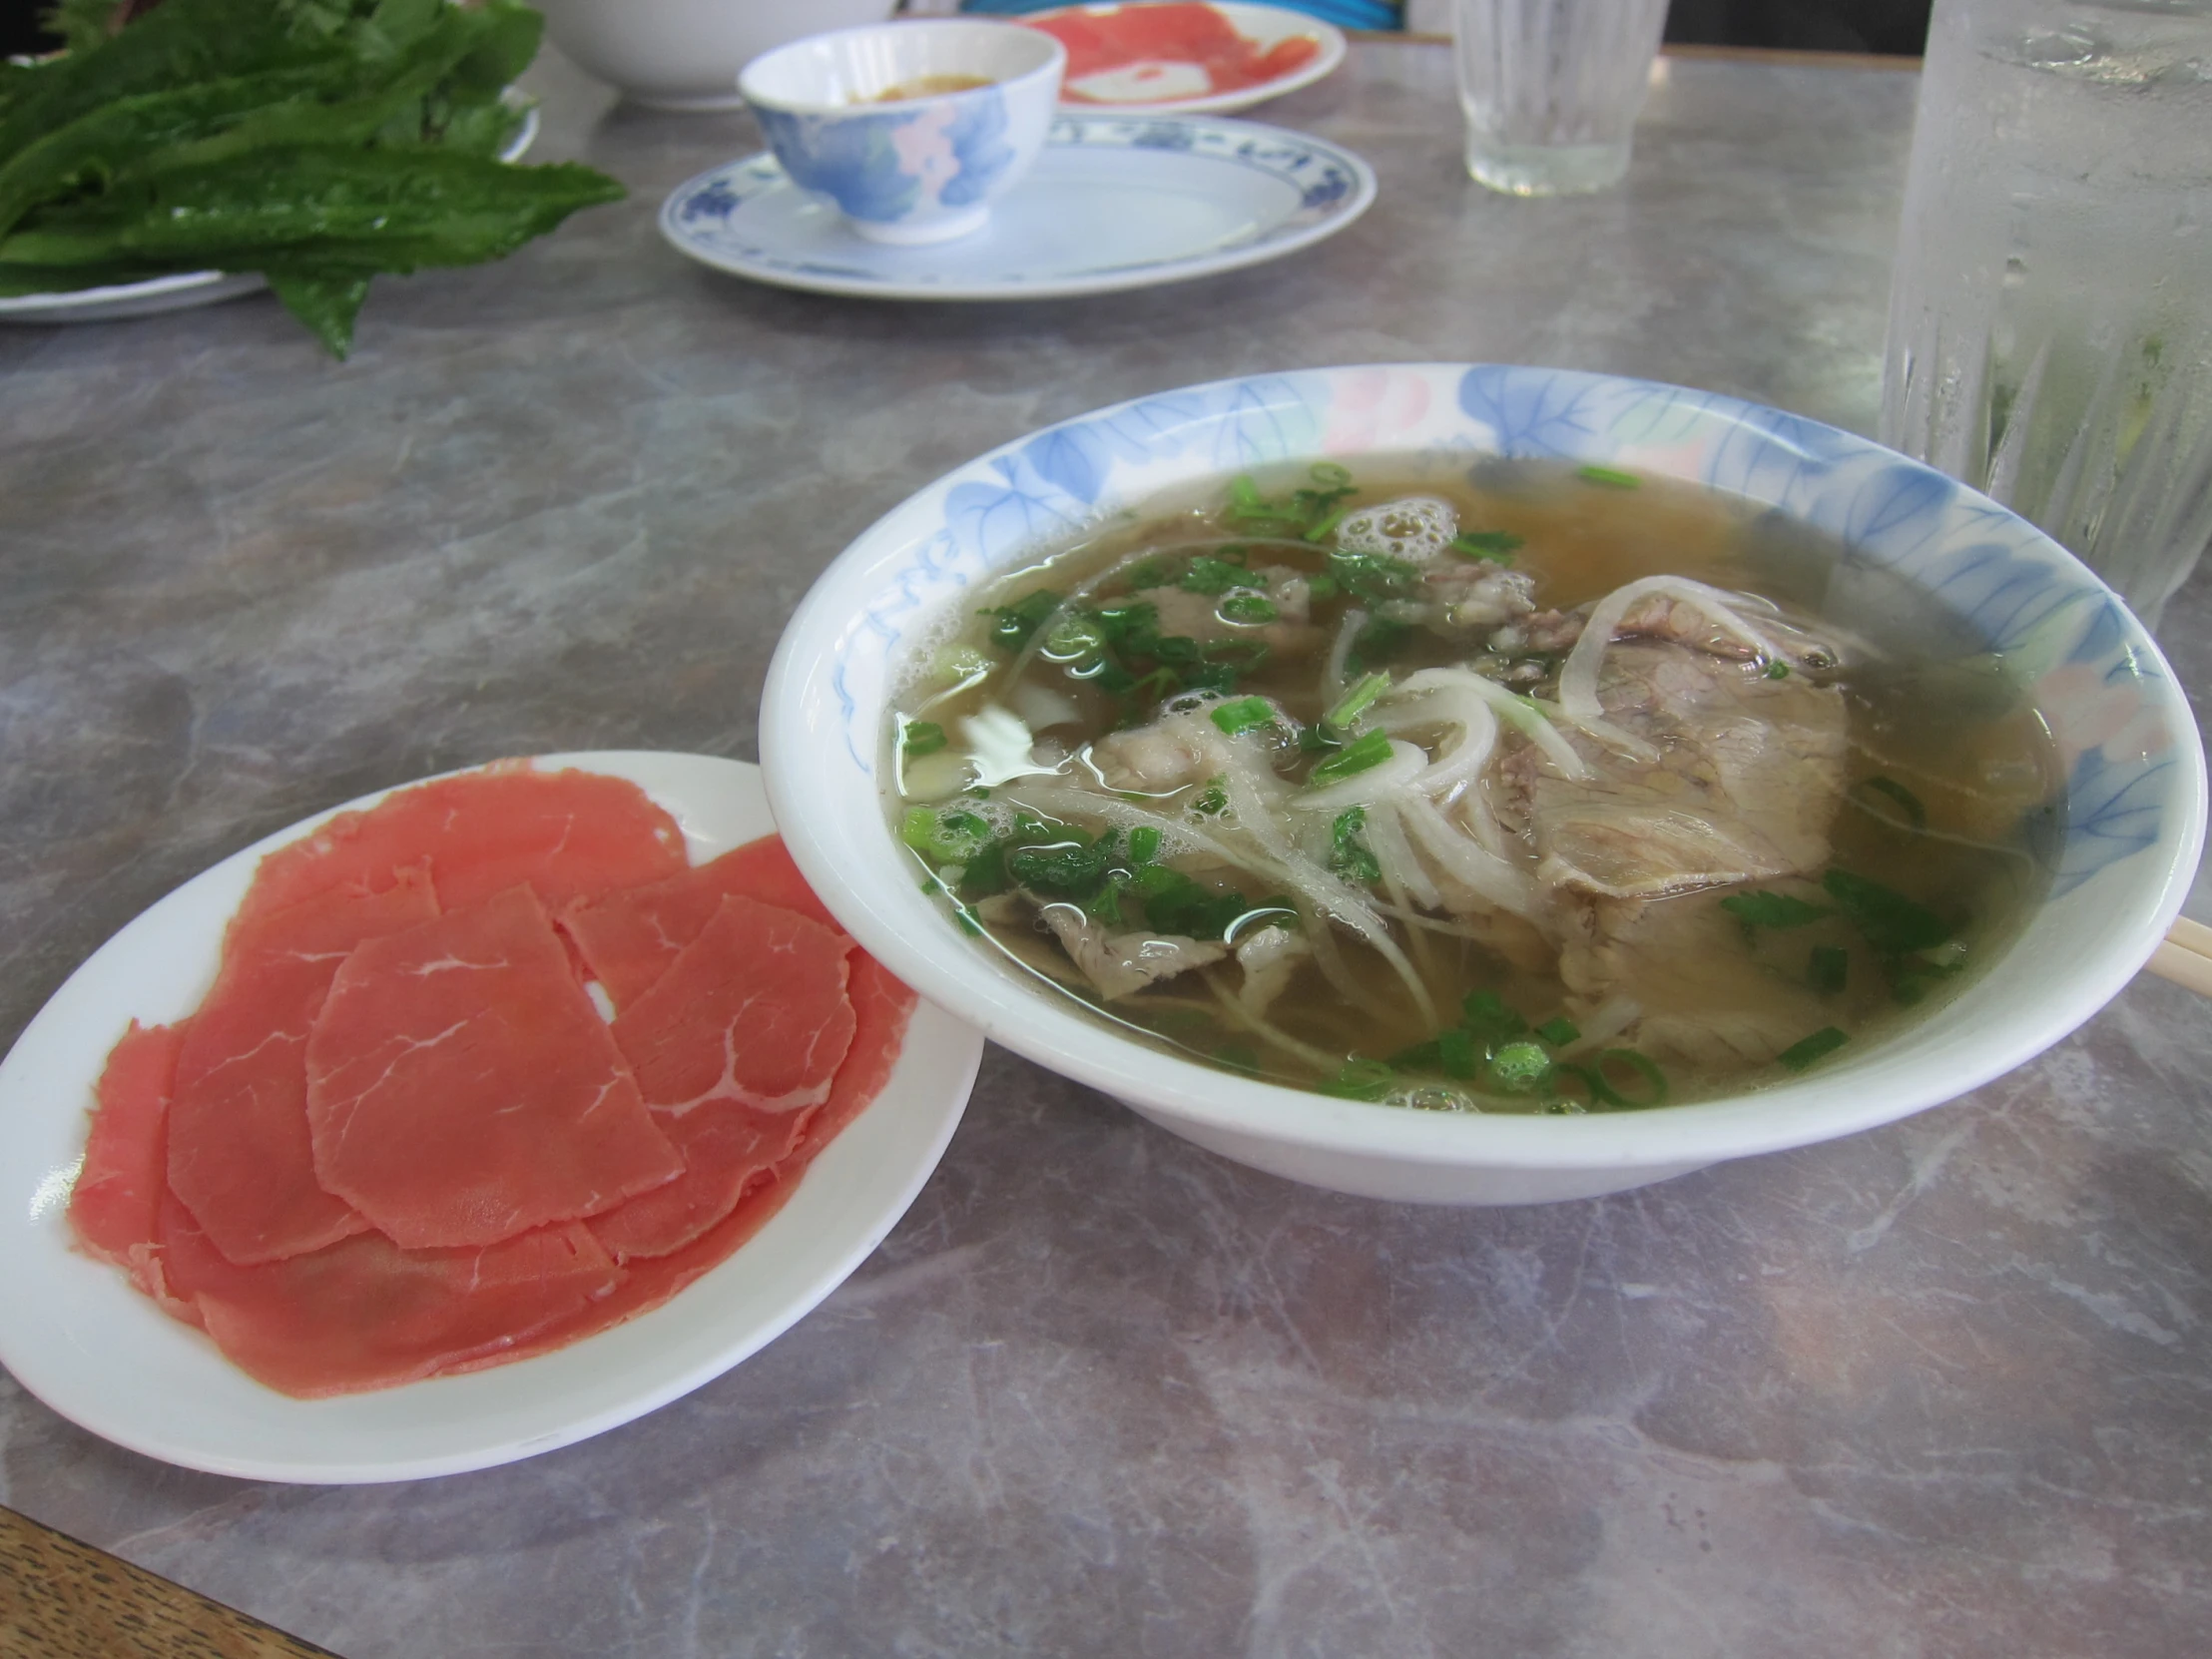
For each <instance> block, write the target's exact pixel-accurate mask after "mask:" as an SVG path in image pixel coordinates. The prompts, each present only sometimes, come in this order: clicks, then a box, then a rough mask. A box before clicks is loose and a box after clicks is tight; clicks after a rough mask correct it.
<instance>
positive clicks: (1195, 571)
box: [1176, 554, 1249, 594]
mask: <svg viewBox="0 0 2212 1659" xmlns="http://www.w3.org/2000/svg"><path fill="white" fill-rule="evenodd" d="M1247 580H1249V573H1248V572H1247V571H1246V570H1245V569H1244V567H1243V566H1242V565H1233V564H1230V563H1228V562H1227V561H1226V560H1223V559H1209V558H1207V557H1206V556H1205V555H1204V554H1201V555H1200V556H1199V557H1197V558H1195V559H1193V560H1192V561H1191V568H1190V569H1189V570H1187V571H1185V572H1184V573H1183V580H1182V581H1181V582H1179V583H1178V584H1176V585H1177V586H1178V587H1180V588H1182V589H1183V590H1184V591H1185V592H1186V593H1205V594H1215V593H1227V592H1228V591H1229V590H1230V589H1231V588H1233V587H1236V586H1237V585H1238V584H1239V583H1240V582H1244V581H1247Z"/></svg>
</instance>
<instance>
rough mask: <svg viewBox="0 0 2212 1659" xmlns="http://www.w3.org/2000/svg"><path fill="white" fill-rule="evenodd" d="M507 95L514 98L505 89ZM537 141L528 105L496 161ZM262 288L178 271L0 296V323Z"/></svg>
mask: <svg viewBox="0 0 2212 1659" xmlns="http://www.w3.org/2000/svg"><path fill="white" fill-rule="evenodd" d="M508 92H509V94H510V95H515V93H514V89H513V88H511V87H510V88H509V89H508ZM517 96H518V95H517ZM537 137H538V107H537V105H536V104H534V103H532V104H528V105H525V106H524V108H523V112H522V125H521V126H520V127H519V128H517V129H516V130H515V136H514V137H513V138H511V139H509V140H508V141H507V147H506V148H505V149H504V150H502V151H500V152H499V159H500V160H501V161H503V162H515V161H520V160H521V159H522V157H523V156H524V154H525V153H527V152H528V150H529V148H530V146H531V145H532V144H534V143H536V142H537ZM267 286H269V283H268V282H267V281H266V280H265V279H264V278H263V277H262V275H261V273H260V272H257V271H239V272H231V271H179V272H173V273H171V274H170V275H169V276H167V277H146V278H145V279H144V280H142V281H137V282H114V283H110V284H108V285H107V286H104V287H96V288H67V289H64V290H63V291H61V292H59V293H17V294H5V295H0V322H117V321H121V320H123V319H124V318H126V317H134V316H153V315H157V314H159V313H161V312H163V311H182V310H189V309H191V308H193V307H196V306H200V305H213V304H215V303H216V302H217V301H219V300H224V299H237V298H241V297H243V296H244V295H246V294H249V293H259V292H261V291H262V289H263V288H265V287H267Z"/></svg>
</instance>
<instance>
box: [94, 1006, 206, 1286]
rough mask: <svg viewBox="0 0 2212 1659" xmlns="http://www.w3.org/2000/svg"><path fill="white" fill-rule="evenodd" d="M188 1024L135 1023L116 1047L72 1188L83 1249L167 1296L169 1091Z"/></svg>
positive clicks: (135, 1281)
mask: <svg viewBox="0 0 2212 1659" xmlns="http://www.w3.org/2000/svg"><path fill="white" fill-rule="evenodd" d="M184 1041H185V1028H184V1027H183V1026H182V1025H154V1026H146V1025H141V1024H139V1022H138V1021H137V1020H133V1021H131V1026H130V1029H129V1030H127V1031H125V1032H124V1033H123V1037H122V1040H121V1041H120V1042H118V1043H117V1044H116V1045H115V1047H114V1048H113V1049H111V1050H110V1051H109V1053H108V1063H107V1066H106V1067H105V1068H104V1069H103V1070H102V1071H101V1073H100V1083H99V1086H98V1088H97V1089H96V1090H95V1092H94V1096H93V1098H94V1101H95V1102H96V1105H95V1107H94V1110H93V1115H92V1130H91V1133H89V1134H88V1135H87V1136H86V1137H85V1161H84V1164H83V1166H82V1167H81V1168H80V1169H79V1170H78V1172H77V1183H76V1185H75V1186H74V1187H73V1188H72V1189H71V1190H70V1194H69V1226H70V1230H71V1231H72V1232H74V1233H75V1234H76V1235H77V1248H78V1249H80V1250H82V1251H83V1252H84V1253H85V1254H86V1255H88V1256H96V1257H98V1258H99V1259H100V1260H101V1261H103V1262H113V1263H114V1264H115V1265H116V1266H117V1267H119V1268H121V1269H123V1270H124V1271H125V1272H126V1273H128V1274H129V1275H130V1276H131V1282H132V1283H133V1284H134V1285H136V1286H138V1288H139V1289H140V1290H142V1291H144V1292H145V1293H146V1294H147V1295H148V1296H151V1297H154V1298H155V1299H156V1300H161V1298H162V1292H163V1280H162V1273H161V1211H162V1199H163V1198H164V1197H165V1196H166V1195H167V1194H168V1191H169V1124H168V1118H169V1097H170V1095H171V1093H172V1092H173V1091H174V1090H175V1089H176V1086H177V1052H178V1050H179V1049H180V1048H182V1047H183V1046H184Z"/></svg>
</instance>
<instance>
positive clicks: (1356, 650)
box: [1345, 617, 1413, 674]
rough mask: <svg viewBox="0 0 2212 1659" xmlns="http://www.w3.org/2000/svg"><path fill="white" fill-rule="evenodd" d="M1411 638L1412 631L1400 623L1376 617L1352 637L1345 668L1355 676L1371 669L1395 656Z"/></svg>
mask: <svg viewBox="0 0 2212 1659" xmlns="http://www.w3.org/2000/svg"><path fill="white" fill-rule="evenodd" d="M1412 637H1413V631H1412V629H1410V628H1408V627H1406V626H1405V624H1404V623H1402V622H1392V621H1390V620H1389V619H1388V618H1387V617H1377V618H1376V619H1375V620H1374V621H1372V622H1370V623H1369V624H1368V625H1367V626H1366V627H1365V628H1363V629H1361V630H1360V631H1359V633H1357V634H1355V635H1353V637H1352V650H1351V651H1350V653H1348V654H1347V656H1346V658H1345V666H1346V667H1347V668H1349V669H1351V670H1352V671H1353V672H1354V673H1355V674H1357V673H1360V672H1362V671H1364V670H1366V669H1370V668H1373V667H1374V666H1375V665H1376V664H1377V663H1380V662H1385V661H1387V660H1388V659H1390V658H1392V657H1394V656H1396V655H1397V653H1398V651H1399V649H1400V648H1401V647H1402V646H1403V645H1404V644H1405V642H1406V641H1407V640H1409V639H1411V638H1412Z"/></svg>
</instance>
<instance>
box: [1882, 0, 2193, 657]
mask: <svg viewBox="0 0 2212 1659" xmlns="http://www.w3.org/2000/svg"><path fill="white" fill-rule="evenodd" d="M1882 439H1883V441H1884V442H1885V443H1888V444H1890V445H1891V446H1893V447H1894V448H1898V449H1902V450H1904V451H1905V452H1906V453H1907V454H1910V455H1914V456H1917V457H1919V458H1920V459H1923V460H1926V461H1929V462H1931V463H1932V464H1934V465H1936V466H1937V467H1940V468H1941V469H1942V470H1943V471H1945V472H1947V473H1949V474H1950V475H1951V476H1953V477H1955V478H1958V479H1960V480H1962V481H1963V482H1965V483H1968V484H1971V485H1973V486H1974V487H1975V488H1977V489H1980V490H1982V491H1984V492H1986V493H1987V494H1989V495H1991V496H1993V497H1995V498H1996V499H1997V500H1999V501H2001V502H2003V503H2004V504H2005V505H2006V506H2008V507H2010V508H2012V510H2013V511H2015V512H2017V513H2019V514H2020V515H2021V516H2022V517H2023V518H2027V519H2029V520H2031V521H2032V522H2034V523H2035V524H2036V525H2038V526H2039V527H2040V528H2042V529H2043V530H2044V531H2046V532H2047V533H2048V534H2050V535H2051V536H2052V537H2054V538H2055V539H2056V540H2058V541H2059V542H2061V543H2063V544H2064V545H2065V546H2066V547H2067V548H2069V549H2070V550H2071V551H2072V552H2073V553H2074V554H2075V555H2076V556H2077V557H2078V558H2080V559H2081V560H2082V562H2083V563H2085V564H2087V565H2088V566H2089V567H2090V568H2091V569H2093V570H2094V571H2096V572H2097V574H2098V575H2100V576H2102V577H2103V578H2104V580H2105V581H2106V582H2107V583H2108V584H2110V585H2111V587H2112V588H2113V589H2114V591H2116V592H2117V593H2118V594H2119V595H2120V597H2121V598H2122V599H2124V600H2125V601H2126V602H2127V603H2128V605H2129V606H2130V607H2131V608H2132V609H2133V610H2134V611H2135V613H2136V615H2138V616H2139V617H2141V618H2142V619H2143V621H2144V623H2145V624H2146V625H2151V626H2155V625H2156V623H2157V620H2158V612H2159V608H2160V607H2161V606H2162V605H2164V603H2165V602H2166V600H2167V598H2168V597H2169V596H2170V595H2171V594H2172V593H2173V591H2174V589H2175V588H2177V587H2179V586H2180V585H2181V581H2182V579H2183V578H2184V577H2186V576H2187V575H2188V574H2189V570H2190V567H2191V566H2193V565H2194V564H2195V563H2196V562H2197V559H2198V557H2199V556H2200V555H2201V554H2202V553H2203V551H2204V549H2205V544H2206V543H2207V541H2208V540H2212V0H1937V3H1936V9H1935V22H1934V28H1933V30H1932V32H1931V34H1930V37H1929V43H1928V58H1927V68H1926V70H1925V72H1924V77H1923V80H1922V83H1921V99H1920V125H1919V127H1918V128H1917V129H1916V131H1915V133H1914V138H1913V160H1912V166H1911V170H1910V174H1909V177H1908V180H1907V184H1906V193H1905V219H1904V224H1903V227H1902V231H1901V236H1900V240H1899V248H1898V260H1897V267H1896V272H1895V275H1894V277H1893V278H1892V285H1891V290H1890V337H1889V346H1888V350H1887V353H1886V360H1885V363H1884V369H1883V378H1882Z"/></svg>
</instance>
